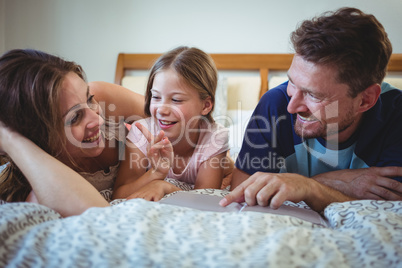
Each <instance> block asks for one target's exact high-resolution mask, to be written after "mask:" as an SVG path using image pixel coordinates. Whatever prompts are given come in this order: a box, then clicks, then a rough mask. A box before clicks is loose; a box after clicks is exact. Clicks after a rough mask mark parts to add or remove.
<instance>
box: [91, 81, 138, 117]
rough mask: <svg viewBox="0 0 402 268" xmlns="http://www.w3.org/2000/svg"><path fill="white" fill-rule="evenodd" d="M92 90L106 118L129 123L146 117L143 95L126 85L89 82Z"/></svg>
mask: <svg viewBox="0 0 402 268" xmlns="http://www.w3.org/2000/svg"><path fill="white" fill-rule="evenodd" d="M88 85H89V88H90V91H91V93H92V94H94V95H95V100H96V101H97V102H98V103H99V104H100V105H101V107H102V109H103V110H104V112H105V115H106V119H111V120H113V121H114V122H120V121H121V120H122V119H123V120H124V121H125V122H127V123H132V122H134V121H136V120H139V119H142V118H144V117H145V114H144V104H145V99H144V96H143V95H140V94H138V93H135V92H133V91H131V90H129V89H127V88H125V87H122V86H119V85H116V84H111V83H107V82H100V81H97V82H90V83H88Z"/></svg>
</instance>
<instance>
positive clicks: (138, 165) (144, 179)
mask: <svg viewBox="0 0 402 268" xmlns="http://www.w3.org/2000/svg"><path fill="white" fill-rule="evenodd" d="M125 152H126V153H125V159H124V160H122V161H121V162H120V167H119V172H118V174H117V178H116V182H115V184H114V187H113V199H120V198H127V197H128V196H129V195H131V194H132V193H134V192H135V191H137V190H138V189H140V188H141V187H143V186H145V185H146V184H148V183H149V182H151V181H153V180H163V179H164V178H165V177H166V174H164V173H160V172H155V171H154V170H153V169H149V170H148V171H147V166H148V159H147V157H146V156H145V155H144V154H143V153H142V152H141V150H139V149H138V148H136V147H135V145H134V144H133V143H131V142H130V141H129V140H127V142H126V149H125Z"/></svg>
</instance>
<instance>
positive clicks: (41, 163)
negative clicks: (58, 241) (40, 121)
mask: <svg viewBox="0 0 402 268" xmlns="http://www.w3.org/2000/svg"><path fill="white" fill-rule="evenodd" d="M0 153H6V154H8V156H9V157H10V158H11V159H13V161H14V163H15V164H16V165H17V166H18V167H19V168H20V170H21V171H22V173H23V174H24V176H25V177H26V178H27V179H28V181H29V183H30V184H31V186H32V189H33V191H34V192H35V195H36V197H37V199H38V201H39V203H40V204H43V205H45V206H47V207H50V208H52V209H54V210H56V211H57V212H59V213H60V214H61V215H62V216H63V217H67V216H72V215H77V214H81V213H82V212H84V211H85V210H87V209H88V208H90V207H105V206H108V205H109V203H108V202H107V201H106V200H105V199H104V198H103V197H102V196H101V195H100V194H99V192H98V191H97V190H96V189H95V188H94V187H93V186H92V185H91V184H90V183H89V182H88V181H87V180H85V179H84V178H83V177H81V175H79V174H78V173H77V172H75V171H74V170H72V169H71V168H69V167H67V166H66V165H64V164H63V163H61V162H60V161H58V160H57V159H55V158H54V157H52V156H50V155H49V154H47V153H46V152H44V151H43V150H42V149H41V148H39V147H38V146H37V145H36V144H34V143H33V142H32V141H31V140H29V139H27V138H25V137H24V136H22V135H20V134H19V133H17V132H14V131H12V130H10V129H9V128H7V127H5V126H4V125H3V124H2V123H1V122H0Z"/></svg>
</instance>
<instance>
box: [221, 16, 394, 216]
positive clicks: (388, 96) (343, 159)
mask: <svg viewBox="0 0 402 268" xmlns="http://www.w3.org/2000/svg"><path fill="white" fill-rule="evenodd" d="M291 41H292V43H293V46H294V49H295V56H294V58H293V62H292V64H291V67H290V69H289V71H288V78H289V81H288V82H286V83H284V84H282V85H280V86H278V87H277V88H275V89H272V90H270V91H268V92H267V93H266V94H265V95H264V96H263V97H262V98H261V100H260V102H259V104H258V105H257V107H256V109H255V111H254V114H253V116H252V119H251V120H250V123H249V125H248V127H247V129H246V132H245V137H244V141H243V145H242V149H241V151H240V153H239V156H238V158H237V160H236V169H235V170H234V172H233V183H232V189H234V190H233V191H232V193H231V194H229V195H228V196H227V197H226V199H223V200H222V202H221V205H227V204H229V203H230V202H232V201H242V200H245V201H246V202H247V203H248V204H249V205H254V204H256V203H258V204H260V205H263V206H266V205H270V206H271V207H273V208H276V207H279V206H280V205H281V204H282V203H283V202H284V201H285V200H290V201H294V202H299V201H301V200H304V201H306V202H307V203H308V204H309V205H310V206H312V208H314V209H316V210H321V209H323V208H325V206H326V205H328V204H329V203H331V202H335V201H347V200H353V199H385V200H402V184H401V183H400V181H401V178H402V138H401V137H402V124H401V123H402V93H401V92H400V91H399V90H398V89H395V88H393V87H392V86H391V85H389V84H386V83H382V81H383V79H384V76H385V74H386V67H387V64H388V61H389V58H390V56H391V53H392V46H391V43H390V41H389V39H388V37H387V34H386V32H385V30H384V28H383V26H382V25H381V24H380V23H379V22H378V21H377V19H376V18H375V17H374V16H372V15H368V14H365V13H363V12H361V11H360V10H358V9H354V8H343V9H339V10H338V11H336V12H332V13H325V14H324V15H323V16H320V17H317V18H314V19H312V20H306V21H304V22H303V23H302V24H301V26H300V27H299V28H298V29H296V31H294V32H293V33H292V35H291ZM380 85H381V86H380ZM328 186H329V187H328Z"/></svg>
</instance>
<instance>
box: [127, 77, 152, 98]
mask: <svg viewBox="0 0 402 268" xmlns="http://www.w3.org/2000/svg"><path fill="white" fill-rule="evenodd" d="M147 82H148V77H147V76H125V77H123V79H122V80H121V85H122V86H123V87H125V88H128V89H130V90H132V91H134V92H136V93H138V94H141V95H145V90H146V88H147Z"/></svg>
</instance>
